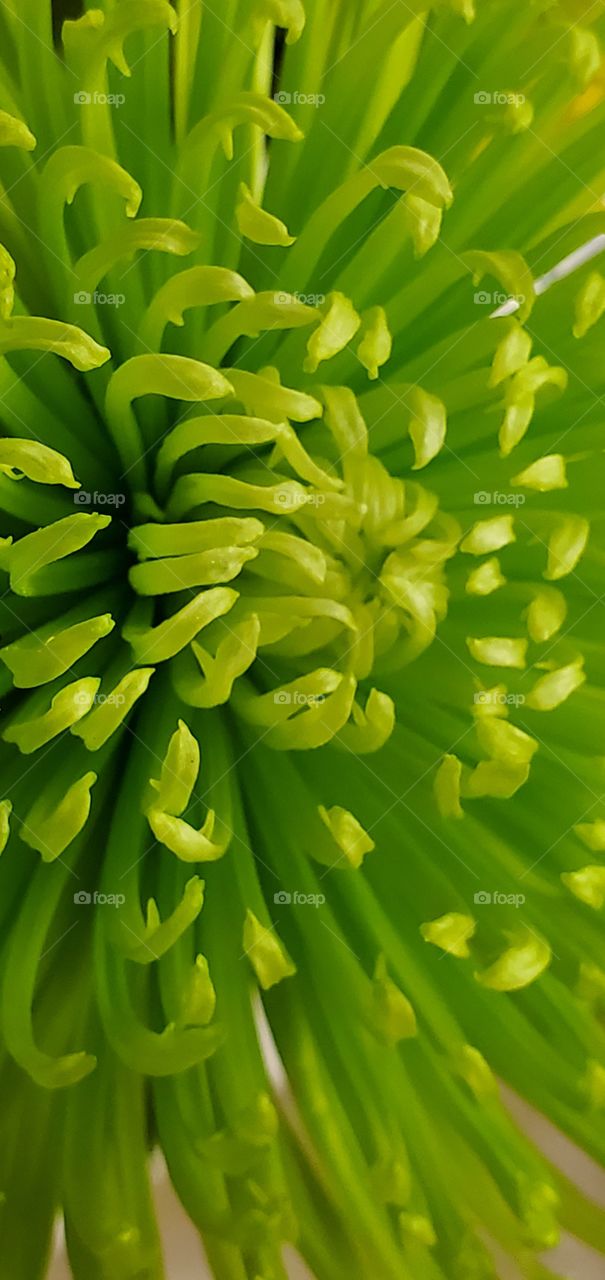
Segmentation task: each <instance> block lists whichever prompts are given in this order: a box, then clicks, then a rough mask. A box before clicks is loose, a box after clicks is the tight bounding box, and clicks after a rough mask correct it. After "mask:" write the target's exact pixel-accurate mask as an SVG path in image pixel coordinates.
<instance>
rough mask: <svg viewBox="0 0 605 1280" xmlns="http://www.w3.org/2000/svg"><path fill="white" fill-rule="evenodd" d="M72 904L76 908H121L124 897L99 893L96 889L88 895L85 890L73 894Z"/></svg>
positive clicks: (124, 900)
mask: <svg viewBox="0 0 605 1280" xmlns="http://www.w3.org/2000/svg"><path fill="white" fill-rule="evenodd" d="M74 902H75V904H76V906H77V907H90V906H95V907H123V906H124V903H125V902H126V896H125V894H123V893H99V891H98V889H95V891H94V893H88V892H87V890H86V889H80V890H79V891H78V893H74Z"/></svg>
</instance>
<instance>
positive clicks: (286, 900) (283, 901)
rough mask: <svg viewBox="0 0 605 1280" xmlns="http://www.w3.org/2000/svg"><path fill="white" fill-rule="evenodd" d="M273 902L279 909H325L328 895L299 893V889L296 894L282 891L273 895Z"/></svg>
mask: <svg viewBox="0 0 605 1280" xmlns="http://www.w3.org/2000/svg"><path fill="white" fill-rule="evenodd" d="M273 901H274V903H275V904H276V906H278V907H323V905H324V903H325V901H326V895H325V893H299V892H298V890H297V889H295V891H294V893H288V892H287V891H286V890H285V889H280V891H279V893H274V894H273Z"/></svg>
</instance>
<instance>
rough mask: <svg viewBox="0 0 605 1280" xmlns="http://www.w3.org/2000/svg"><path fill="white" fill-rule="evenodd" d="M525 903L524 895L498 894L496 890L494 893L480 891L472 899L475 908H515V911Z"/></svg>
mask: <svg viewBox="0 0 605 1280" xmlns="http://www.w3.org/2000/svg"><path fill="white" fill-rule="evenodd" d="M525 901H526V899H525V894H524V893H500V892H499V891H498V890H497V889H496V891H495V892H494V893H487V892H486V890H485V889H480V890H479V892H478V893H476V894H475V896H474V898H473V902H474V903H475V906H476V907H516V909H517V910H518V909H519V907H522V906H524V904H525Z"/></svg>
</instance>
